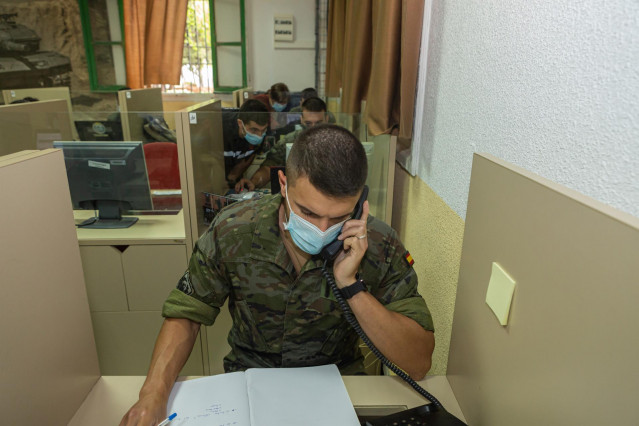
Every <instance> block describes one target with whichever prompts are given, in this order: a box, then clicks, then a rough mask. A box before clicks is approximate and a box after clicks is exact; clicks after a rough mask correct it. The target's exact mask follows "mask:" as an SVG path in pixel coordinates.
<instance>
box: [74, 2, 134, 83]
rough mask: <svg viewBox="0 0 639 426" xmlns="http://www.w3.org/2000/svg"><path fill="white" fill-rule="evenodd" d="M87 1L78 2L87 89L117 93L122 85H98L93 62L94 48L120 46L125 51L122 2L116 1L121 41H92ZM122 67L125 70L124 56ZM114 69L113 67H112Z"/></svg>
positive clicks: (95, 67)
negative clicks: (85, 60) (87, 81)
mask: <svg viewBox="0 0 639 426" xmlns="http://www.w3.org/2000/svg"><path fill="white" fill-rule="evenodd" d="M89 1H91V0H78V5H79V7H80V21H81V24H82V38H83V39H84V49H85V52H86V58H87V69H88V72H89V87H90V89H91V91H92V92H106V93H110V92H117V91H118V90H120V89H123V88H124V87H126V86H124V85H119V84H113V85H100V82H99V81H98V71H97V64H96V61H95V51H94V46H118V45H119V46H122V51H123V52H126V50H125V40H124V6H123V5H122V1H123V0H117V4H118V12H119V13H118V15H119V17H120V31H121V33H122V37H121V38H122V41H94V40H93V31H92V28H91V17H90V15H89ZM123 59H124V67H125V70H126V55H125V56H124V58H123ZM114 68H115V66H114Z"/></svg>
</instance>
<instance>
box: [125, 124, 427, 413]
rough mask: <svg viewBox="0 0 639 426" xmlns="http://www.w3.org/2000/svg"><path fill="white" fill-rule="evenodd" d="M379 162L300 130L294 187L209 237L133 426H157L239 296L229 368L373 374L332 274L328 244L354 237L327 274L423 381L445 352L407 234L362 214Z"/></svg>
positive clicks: (376, 337)
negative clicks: (184, 373) (438, 345)
mask: <svg viewBox="0 0 639 426" xmlns="http://www.w3.org/2000/svg"><path fill="white" fill-rule="evenodd" d="M367 171H368V166H367V162H366V153H365V151H364V147H363V146H362V144H361V143H360V141H359V140H357V138H356V137H355V136H354V135H353V134H352V133H351V132H349V131H348V130H346V129H344V128H341V127H338V126H334V125H330V124H323V125H318V126H313V127H311V128H309V129H308V130H305V131H304V132H302V134H300V136H299V138H298V140H297V141H296V142H295V143H294V144H293V147H292V149H291V153H290V155H289V158H288V160H287V163H286V175H284V173H282V172H281V171H280V172H279V180H280V186H281V188H282V191H281V192H280V193H278V194H273V195H266V196H264V197H262V198H259V199H251V200H246V201H242V202H238V203H235V204H231V205H230V206H228V207H226V208H224V209H223V210H222V211H220V213H218V215H217V216H216V217H215V219H214V220H213V223H212V224H211V226H210V227H209V229H208V230H207V231H206V232H205V233H204V234H203V235H202V236H201V237H200V239H199V240H198V241H197V243H196V245H195V248H194V250H193V254H192V256H191V260H190V262H189V267H188V269H187V271H186V272H185V274H184V275H183V276H182V278H181V279H180V280H179V282H178V284H177V288H176V289H174V290H173V291H172V292H171V293H170V294H169V296H168V298H167V300H166V302H165V303H164V307H163V309H162V315H163V316H164V317H165V320H164V324H163V325H162V329H161V330H160V335H159V336H158V339H157V341H156V345H155V349H154V351H153V356H152V359H151V366H150V368H149V372H148V375H147V378H146V381H145V382H144V385H143V386H142V389H141V390H140V393H139V396H140V398H139V400H138V402H137V403H136V404H135V405H134V406H133V407H132V408H131V409H130V410H129V411H128V413H127V414H126V415H125V417H124V418H123V419H122V422H121V426H131V425H151V424H157V423H159V422H160V421H161V420H162V419H164V418H166V416H167V413H166V408H167V402H168V398H169V395H170V392H171V389H172V388H173V384H174V382H175V379H176V378H177V375H178V373H179V371H180V370H181V369H182V367H183V366H184V363H185V362H186V360H187V358H188V356H189V354H190V353H191V350H192V349H193V345H194V343H195V341H196V339H197V335H198V332H199V330H200V327H201V325H202V324H204V325H211V324H213V322H214V321H215V319H216V317H217V316H218V314H219V313H220V310H221V309H222V307H223V305H224V304H225V303H226V302H227V300H228V309H229V311H230V313H231V317H232V319H233V325H232V327H231V330H230V332H229V336H228V343H229V345H230V346H231V352H229V354H228V355H227V356H226V357H225V358H224V370H225V371H226V372H232V371H240V370H246V369H248V368H253V367H261V368H264V367H309V366H315V365H324V364H336V365H337V367H338V368H339V369H340V371H341V373H342V374H357V373H360V374H362V373H364V371H365V369H364V358H363V355H362V353H361V352H360V350H359V347H358V336H357V333H356V332H355V330H354V329H353V328H352V327H351V326H350V324H349V323H348V321H347V320H346V319H345V317H344V315H343V314H342V312H341V310H340V307H339V306H338V304H337V302H336V301H335V298H334V296H333V294H332V290H331V289H330V287H329V286H328V283H327V280H326V278H324V275H323V274H322V269H323V266H322V265H324V260H323V259H322V257H321V256H320V255H319V253H320V249H321V248H322V246H324V245H325V244H327V243H329V242H331V241H332V240H334V239H335V238H337V239H339V240H340V241H342V242H343V247H342V248H341V249H340V251H339V252H338V254H337V257H336V258H335V260H334V262H333V264H332V266H331V265H330V264H329V265H328V269H327V273H329V274H331V273H332V275H333V277H334V279H335V282H336V284H337V287H338V290H337V291H339V292H341V293H342V295H343V297H344V298H345V299H346V302H347V303H348V305H349V306H350V309H351V311H352V312H353V315H354V316H355V317H356V318H357V320H358V321H359V324H360V326H361V328H362V329H363V331H364V332H365V333H366V334H367V335H368V337H369V338H370V340H371V341H372V343H373V344H374V345H375V346H376V347H377V348H378V349H379V350H380V351H381V353H383V354H384V356H385V357H386V358H388V359H389V360H390V361H392V362H393V363H395V364H396V365H397V366H398V367H400V368H401V369H403V370H404V371H406V372H407V373H408V374H409V375H410V376H411V377H412V378H414V379H416V380H419V379H422V378H423V377H424V375H425V374H426V372H427V371H428V370H429V368H430V365H431V357H432V352H433V348H434V345H435V338H434V334H433V322H432V318H431V315H430V313H429V311H428V307H427V306H426V302H425V301H424V299H423V298H422V297H421V296H420V295H419V293H418V292H417V275H416V274H415V271H414V269H413V267H412V264H413V262H412V260H411V257H410V254H408V252H407V251H406V249H405V248H404V246H403V244H402V243H401V241H400V240H399V238H398V235H397V233H396V232H395V231H394V230H393V229H392V228H390V227H389V226H388V225H386V224H385V223H384V222H382V221H380V220H377V219H375V218H374V217H373V216H369V215H368V211H369V206H368V201H365V202H363V203H362V206H363V208H362V214H361V217H359V218H358V217H353V213H354V212H355V207H356V205H357V204H358V202H359V201H360V197H361V195H362V194H363V190H364V183H365V182H366V176H367Z"/></svg>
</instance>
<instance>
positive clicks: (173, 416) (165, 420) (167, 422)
mask: <svg viewBox="0 0 639 426" xmlns="http://www.w3.org/2000/svg"><path fill="white" fill-rule="evenodd" d="M176 417H177V413H173V414H171V415H170V416H169V417H167V418H166V419H164V420H162V422H161V423H160V424H159V425H158V426H166V425H168V424H169V422H171V420H173V419H174V418H176Z"/></svg>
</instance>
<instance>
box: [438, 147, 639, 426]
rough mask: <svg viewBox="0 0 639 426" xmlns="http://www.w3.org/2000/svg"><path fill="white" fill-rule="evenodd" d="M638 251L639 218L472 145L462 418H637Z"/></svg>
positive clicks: (462, 306)
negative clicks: (493, 292) (496, 286)
mask: <svg viewBox="0 0 639 426" xmlns="http://www.w3.org/2000/svg"><path fill="white" fill-rule="evenodd" d="M638 254H639V218H636V217H633V216H630V215H628V214H625V213H622V212H619V211H617V210H615V209H613V208H611V207H609V206H607V205H604V204H602V203H600V202H598V201H595V200H593V199H590V198H588V197H586V196H584V195H582V194H579V193H577V192H575V191H572V190H569V189H567V188H565V187H563V186H561V185H558V184H555V183H553V182H550V181H548V180H546V179H543V178H541V177H539V176H536V175H534V174H533V173H530V172H528V171H526V170H523V169H521V168H519V167H516V166H513V165H511V164H508V163H506V162H504V161H502V160H499V159H497V158H495V157H492V156H490V155H484V154H475V158H474V161H473V169H472V176H471V181H470V193H469V197H468V211H467V214H466V226H465V232H464V242H463V249H462V258H461V269H460V274H459V284H458V288H457V300H456V305H455V316H454V322H453V331H452V340H451V344H450V355H449V360H448V379H449V382H450V384H451V387H452V389H453V391H454V393H455V395H456V397H457V400H458V401H459V404H460V406H461V408H462V410H463V412H464V414H465V416H466V418H467V419H468V421H469V424H471V425H496V426H499V425H518V426H526V425H531V426H532V425H539V424H544V425H566V424H574V425H577V424H578V425H601V424H624V425H630V424H639V413H638V412H637V408H636V401H637V396H638V395H639V365H638V364H637V352H638V351H639V338H638V336H639V333H638V329H637V324H639V310H638V309H637V307H636V302H637V300H639V285H638V283H639V281H638V278H637V277H639V262H637V260H638V259H639V257H638ZM493 262H496V263H497V264H498V265H499V266H500V267H501V268H502V269H503V270H505V272H506V273H507V274H508V275H509V276H510V277H511V278H512V279H513V280H514V281H515V282H516V284H515V288H514V295H513V296H512V304H511V305H510V315H509V317H507V319H508V321H507V325H501V324H500V322H499V321H498V319H497V317H496V316H495V315H494V314H493V311H492V310H491V308H490V307H489V306H488V305H487V304H486V302H485V300H486V295H487V288H488V283H489V280H490V277H491V271H492V270H493ZM507 300H510V299H508V298H507Z"/></svg>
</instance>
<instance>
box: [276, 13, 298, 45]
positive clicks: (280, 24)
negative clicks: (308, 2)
mask: <svg viewBox="0 0 639 426" xmlns="http://www.w3.org/2000/svg"><path fill="white" fill-rule="evenodd" d="M274 19H275V21H274V23H275V25H274V28H275V33H274V40H275V41H293V34H294V32H293V31H294V25H293V15H277V16H275V17H274Z"/></svg>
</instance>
